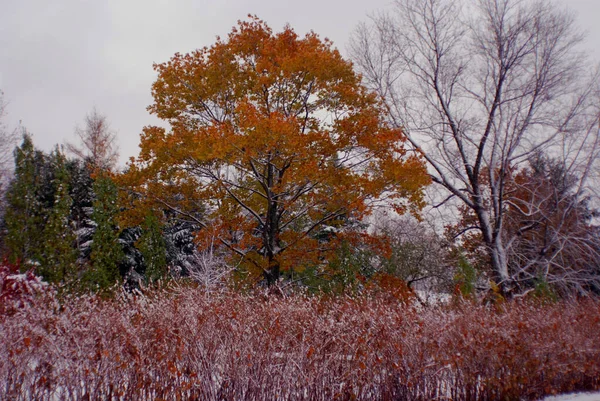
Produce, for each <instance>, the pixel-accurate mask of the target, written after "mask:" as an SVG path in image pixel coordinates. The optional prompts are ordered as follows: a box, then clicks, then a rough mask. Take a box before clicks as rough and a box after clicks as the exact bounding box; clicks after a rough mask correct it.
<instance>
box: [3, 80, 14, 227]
mask: <svg viewBox="0 0 600 401" xmlns="http://www.w3.org/2000/svg"><path fill="white" fill-rule="evenodd" d="M6 106H7V104H6V102H5V101H4V93H3V92H2V91H1V90H0V221H1V222H2V223H3V219H4V213H5V209H6V199H5V194H6V190H7V188H8V183H9V182H10V178H11V175H12V173H13V171H12V168H11V167H12V161H13V158H12V156H13V150H14V147H15V145H16V144H17V140H18V135H17V130H15V131H12V132H11V131H10V130H9V129H8V127H7V125H6V124H5V123H4V118H5V116H6ZM3 225H4V224H2V226H3Z"/></svg>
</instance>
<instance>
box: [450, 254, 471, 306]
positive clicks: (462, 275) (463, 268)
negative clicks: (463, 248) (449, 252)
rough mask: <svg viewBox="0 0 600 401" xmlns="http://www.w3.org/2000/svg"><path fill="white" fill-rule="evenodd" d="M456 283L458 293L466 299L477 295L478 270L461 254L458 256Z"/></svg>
mask: <svg viewBox="0 0 600 401" xmlns="http://www.w3.org/2000/svg"><path fill="white" fill-rule="evenodd" d="M454 282H455V284H456V289H457V290H458V293H459V294H460V295H462V296H463V297H465V298H471V297H473V296H474V295H475V283H476V282H477V270H475V268H474V267H473V265H472V264H471V263H470V262H469V261H468V260H467V258H466V257H465V256H464V255H463V254H462V253H461V254H460V255H459V256H458V266H457V269H456V274H455V276H454Z"/></svg>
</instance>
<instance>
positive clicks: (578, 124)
mask: <svg viewBox="0 0 600 401" xmlns="http://www.w3.org/2000/svg"><path fill="white" fill-rule="evenodd" d="M582 38H583V37H582V35H581V34H580V33H579V32H578V31H577V29H576V27H575V25H574V18H573V16H572V15H571V14H569V13H568V12H567V11H564V10H558V9H557V7H556V5H554V4H553V3H552V2H551V1H547V0H544V1H541V0H532V1H527V0H472V1H469V2H464V1H454V0H397V1H396V2H395V8H394V10H393V12H390V13H388V14H379V15H377V16H375V17H373V18H372V20H371V22H370V23H369V24H363V25H361V26H360V27H359V28H358V29H357V31H356V33H355V36H354V37H353V42H352V44H351V48H350V51H351V52H352V55H353V58H354V60H355V63H356V65H357V67H358V68H359V69H360V70H361V72H362V73H363V76H364V79H365V81H366V83H367V84H368V85H370V86H371V87H372V88H373V89H375V90H376V91H377V92H378V93H379V94H380V95H381V97H382V99H383V102H384V104H385V106H386V107H387V110H388V112H389V116H390V120H391V122H392V123H393V124H394V125H395V126H397V127H402V128H403V129H404V130H405V134H406V135H407V137H408V139H409V141H410V143H411V144H412V145H413V146H414V147H415V149H417V150H418V151H420V152H421V153H422V155H423V157H424V158H425V159H426V160H427V162H428V165H429V171H430V175H431V178H432V180H433V182H434V183H435V184H438V185H439V186H441V187H443V188H444V189H445V190H446V191H447V194H448V197H447V198H446V200H450V199H452V198H454V199H458V200H459V202H460V203H461V204H462V205H464V206H465V207H466V208H468V209H469V210H470V211H471V212H472V213H473V214H474V215H475V220H474V221H475V223H474V224H473V226H471V227H465V230H468V229H477V230H479V231H480V233H481V236H482V240H483V243H484V244H485V247H486V250H487V254H488V256H489V259H490V263H491V268H492V273H493V279H494V281H495V282H496V283H498V284H499V285H500V288H501V289H502V290H503V291H504V292H505V293H507V294H508V293H510V292H511V291H512V290H513V287H514V280H515V275H514V272H512V271H510V269H509V263H508V259H509V257H508V254H509V252H510V251H511V245H512V242H513V241H514V238H510V237H508V236H507V230H505V227H504V225H505V218H506V213H507V210H509V209H510V208H511V207H515V205H514V204H513V203H511V193H510V191H509V190H508V188H509V185H508V184H509V182H510V180H511V179H512V175H511V172H512V171H515V170H519V169H520V168H521V166H522V165H524V164H525V163H526V162H527V160H528V159H529V158H530V157H531V156H532V155H533V154H537V153H539V152H545V153H548V154H551V155H556V156H561V157H562V159H563V160H564V164H565V166H566V168H567V169H568V170H569V171H573V172H575V171H577V172H578V177H579V178H580V183H579V185H578V189H577V190H576V192H577V196H583V194H584V192H585V190H586V182H588V181H589V179H590V178H591V175H592V172H593V171H594V168H595V166H594V163H595V161H596V160H597V158H596V157H595V156H596V154H597V152H598V116H599V109H598V98H597V96H595V95H596V94H597V93H596V90H597V87H598V74H597V73H595V74H593V73H591V71H592V68H590V64H589V62H588V61H587V59H586V58H585V56H584V55H583V54H582V53H579V52H578V51H577V49H578V45H579V44H580V42H581V41H582ZM442 203H443V202H442ZM522 212H523V213H525V214H530V213H532V211H527V210H525V209H522ZM523 230H527V227H523ZM522 232H523V231H521V232H519V231H518V230H517V232H516V233H515V236H518V235H521V234H522Z"/></svg>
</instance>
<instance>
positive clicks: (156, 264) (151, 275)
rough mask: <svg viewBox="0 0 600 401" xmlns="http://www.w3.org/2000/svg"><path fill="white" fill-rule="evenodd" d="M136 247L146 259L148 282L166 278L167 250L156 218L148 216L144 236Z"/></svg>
mask: <svg viewBox="0 0 600 401" xmlns="http://www.w3.org/2000/svg"><path fill="white" fill-rule="evenodd" d="M136 245H137V248H138V249H139V251H140V252H141V254H142V256H143V258H144V265H145V267H146V280H147V281H148V282H154V281H156V280H158V279H161V278H164V277H166V275H167V248H166V244H165V240H164V238H163V234H162V229H161V226H160V223H159V221H158V219H157V218H156V216H154V215H148V216H146V219H145V220H144V224H143V226H142V236H141V237H140V239H139V240H138V241H137V244H136Z"/></svg>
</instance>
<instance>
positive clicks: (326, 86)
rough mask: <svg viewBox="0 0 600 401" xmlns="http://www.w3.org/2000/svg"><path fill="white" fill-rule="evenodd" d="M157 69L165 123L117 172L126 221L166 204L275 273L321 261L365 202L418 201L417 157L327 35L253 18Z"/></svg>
mask: <svg viewBox="0 0 600 401" xmlns="http://www.w3.org/2000/svg"><path fill="white" fill-rule="evenodd" d="M155 69H156V71H157V72H158V79H157V81H156V82H155V83H154V85H153V87H152V93H153V96H154V104H153V105H151V106H150V107H149V110H150V111H151V112H152V113H153V114H155V115H157V116H158V117H159V118H161V119H163V120H165V121H167V122H168V123H169V125H170V129H169V130H166V129H164V128H161V127H146V128H145V129H144V132H143V134H142V136H141V152H140V155H139V157H138V158H137V159H136V160H134V161H133V162H132V163H131V164H130V166H129V171H128V173H127V174H126V175H125V176H124V177H122V183H123V184H124V185H127V186H129V188H131V189H132V192H131V193H132V194H133V195H132V198H131V199H130V202H131V205H132V207H131V208H130V210H129V213H128V217H127V218H128V219H129V221H136V219H137V221H138V222H139V221H140V219H141V218H142V217H143V216H144V215H145V214H147V213H148V209H149V208H154V209H159V210H167V211H169V212H173V213H176V214H177V215H178V216H179V217H180V218H184V219H188V220H190V221H193V222H194V223H195V224H197V225H199V226H200V227H204V229H203V230H201V232H200V238H199V240H200V243H202V242H203V240H204V242H210V243H212V241H213V239H214V238H217V239H218V242H219V244H220V245H221V246H223V247H225V248H227V249H228V251H229V252H230V254H231V255H234V256H235V257H237V258H238V261H237V262H232V263H235V264H236V265H237V264H239V265H240V266H241V267H242V268H244V269H245V272H246V274H248V275H249V277H250V278H252V277H256V278H260V277H262V278H264V279H266V280H267V281H268V282H269V283H273V282H274V281H276V280H277V279H278V278H279V276H280V274H281V273H282V272H283V271H286V270H290V269H301V268H302V267H303V266H307V265H311V264H312V265H315V264H319V263H322V261H324V260H327V259H328V255H329V254H331V252H332V251H333V249H335V248H336V247H337V244H339V241H341V239H342V238H344V237H345V236H349V235H350V236H351V235H352V234H353V233H355V232H356V229H355V228H356V227H355V226H356V225H357V223H359V222H360V221H361V220H362V219H363V218H364V217H365V216H366V215H368V214H369V213H370V211H371V210H372V207H373V206H374V205H375V204H377V203H380V202H382V201H384V200H385V201H386V203H387V204H390V205H391V206H392V207H394V208H395V209H396V210H397V211H398V212H401V213H403V212H407V211H412V212H414V211H417V210H418V209H419V208H420V207H422V206H423V198H422V188H423V187H424V186H425V185H427V184H428V182H429V179H428V176H427V174H426V171H425V168H424V167H423V164H422V162H421V160H420V158H419V157H418V156H417V155H416V154H414V153H409V152H408V150H407V148H406V147H405V146H404V143H405V138H404V136H403V133H402V131H401V130H399V129H392V128H390V127H389V126H388V125H387V124H386V123H385V122H384V119H383V115H382V109H381V107H380V104H379V103H378V101H377V100H376V97H375V95H374V94H372V93H369V92H368V91H367V90H366V89H365V88H364V87H363V86H361V82H360V77H359V76H358V75H357V74H355V73H354V71H353V69H352V65H351V63H350V62H347V61H345V60H343V59H342V57H341V56H340V54H339V52H338V51H337V50H335V49H334V48H333V47H332V44H331V42H329V41H328V40H321V39H320V38H319V37H318V36H317V35H316V34H314V33H309V34H307V35H306V36H305V37H303V38H300V37H299V36H298V35H297V34H296V33H295V32H294V31H293V30H292V29H291V28H290V27H286V28H285V29H284V30H283V31H282V32H279V33H273V32H272V30H271V29H270V28H269V27H268V26H267V25H266V23H264V22H263V21H261V20H258V19H257V18H255V17H250V19H249V20H248V21H246V22H239V24H238V26H237V27H235V28H234V29H233V31H232V32H231V33H230V34H229V36H228V37H227V38H226V39H218V40H217V42H216V43H215V44H214V45H212V46H211V47H210V48H203V49H200V50H196V51H194V52H191V53H189V54H185V55H183V54H176V55H175V56H173V58H172V59H171V60H170V61H168V62H166V63H163V64H158V65H156V66H155Z"/></svg>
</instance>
